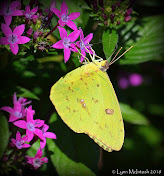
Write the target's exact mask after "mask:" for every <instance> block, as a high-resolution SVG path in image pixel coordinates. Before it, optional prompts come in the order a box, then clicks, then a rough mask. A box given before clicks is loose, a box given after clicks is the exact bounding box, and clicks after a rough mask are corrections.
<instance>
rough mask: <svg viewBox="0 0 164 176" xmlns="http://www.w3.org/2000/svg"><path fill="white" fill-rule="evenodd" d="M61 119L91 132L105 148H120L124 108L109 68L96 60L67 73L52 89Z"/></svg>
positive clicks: (122, 137) (77, 128)
mask: <svg viewBox="0 0 164 176" xmlns="http://www.w3.org/2000/svg"><path fill="white" fill-rule="evenodd" d="M50 99H51V101H52V102H53V104H54V106H55V108H56V110H57V112H58V113H59V115H60V116H61V118H62V120H63V121H64V122H65V123H66V124H67V125H68V126H69V127H70V128H71V129H72V130H73V131H75V132H77V133H86V134H88V135H89V136H90V137H91V138H92V139H93V140H94V141H95V142H96V143H97V144H98V145H99V146H100V147H102V148H104V150H107V151H112V150H120V149H121V147H122V144H123V141H124V126H123V120H122V116H121V111H120V107H119V103H118V100H117V97H116V95H115V92H114V89H113V86H112V84H111V82H110V80H109V78H108V75H107V74H106V72H102V71H101V70H100V69H99V67H97V66H96V65H95V64H93V63H89V64H87V65H83V66H82V67H80V68H77V69H75V70H73V71H72V72H70V73H68V74H67V75H66V76H65V77H64V78H61V79H60V80H59V81H58V82H57V83H56V84H54V85H53V87H52V89H51V93H50Z"/></svg>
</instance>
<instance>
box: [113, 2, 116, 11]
mask: <svg viewBox="0 0 164 176" xmlns="http://www.w3.org/2000/svg"><path fill="white" fill-rule="evenodd" d="M115 10H116V5H115V4H112V12H114V11H115Z"/></svg>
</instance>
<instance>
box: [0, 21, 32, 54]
mask: <svg viewBox="0 0 164 176" xmlns="http://www.w3.org/2000/svg"><path fill="white" fill-rule="evenodd" d="M1 29H2V31H3V33H4V34H5V36H6V37H2V38H0V44H2V45H10V49H11V51H12V53H13V54H15V55H16V54H17V53H18V50H19V47H18V44H24V43H27V42H29V41H30V38H28V37H25V36H21V35H22V34H23V32H24V29H25V25H24V24H21V25H19V26H17V27H16V28H15V29H14V30H13V32H12V30H11V29H10V27H9V26H8V25H7V24H3V23H2V24H1Z"/></svg>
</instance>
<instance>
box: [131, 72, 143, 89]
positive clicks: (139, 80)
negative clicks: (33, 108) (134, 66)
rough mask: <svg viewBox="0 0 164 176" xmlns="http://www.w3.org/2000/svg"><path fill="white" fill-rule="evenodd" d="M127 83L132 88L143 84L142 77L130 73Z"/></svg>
mask: <svg viewBox="0 0 164 176" xmlns="http://www.w3.org/2000/svg"><path fill="white" fill-rule="evenodd" d="M129 82H130V84H131V85H132V86H134V87H136V86H139V85H141V84H142V83H143V77H142V76H141V75H140V74H138V73H132V74H131V75H130V76H129Z"/></svg>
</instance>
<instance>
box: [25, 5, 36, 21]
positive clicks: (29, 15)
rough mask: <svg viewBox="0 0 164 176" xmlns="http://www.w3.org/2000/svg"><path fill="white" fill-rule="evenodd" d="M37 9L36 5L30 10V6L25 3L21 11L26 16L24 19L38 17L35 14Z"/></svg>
mask: <svg viewBox="0 0 164 176" xmlns="http://www.w3.org/2000/svg"><path fill="white" fill-rule="evenodd" d="M37 11H38V7H35V8H33V9H32V10H31V11H30V6H29V5H27V6H26V8H25V11H24V12H23V15H24V16H25V17H26V19H28V20H31V19H34V18H37V17H38V15H35V13H36V12H37Z"/></svg>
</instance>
